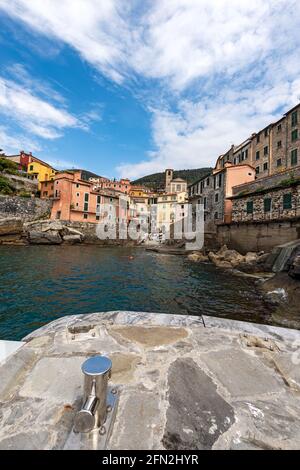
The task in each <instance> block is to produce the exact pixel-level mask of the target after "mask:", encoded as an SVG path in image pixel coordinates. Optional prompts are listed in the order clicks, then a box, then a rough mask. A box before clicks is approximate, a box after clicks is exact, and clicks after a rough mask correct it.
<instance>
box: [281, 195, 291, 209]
mask: <svg viewBox="0 0 300 470" xmlns="http://www.w3.org/2000/svg"><path fill="white" fill-rule="evenodd" d="M283 208H284V209H291V208H292V193H287V194H284V195H283Z"/></svg>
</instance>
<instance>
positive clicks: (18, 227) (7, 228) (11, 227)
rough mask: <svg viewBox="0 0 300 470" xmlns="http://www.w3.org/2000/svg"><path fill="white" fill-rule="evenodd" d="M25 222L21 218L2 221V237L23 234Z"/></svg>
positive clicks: (0, 222) (0, 228)
mask: <svg viewBox="0 0 300 470" xmlns="http://www.w3.org/2000/svg"><path fill="white" fill-rule="evenodd" d="M22 231H23V221H22V219H20V218H14V217H8V218H5V219H0V236H2V235H15V234H19V233H22Z"/></svg>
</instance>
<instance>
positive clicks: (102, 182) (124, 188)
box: [91, 178, 131, 194]
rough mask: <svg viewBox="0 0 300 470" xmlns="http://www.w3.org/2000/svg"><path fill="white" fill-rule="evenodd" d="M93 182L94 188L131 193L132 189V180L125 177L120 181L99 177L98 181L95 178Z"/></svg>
mask: <svg viewBox="0 0 300 470" xmlns="http://www.w3.org/2000/svg"><path fill="white" fill-rule="evenodd" d="M91 181H92V182H93V188H94V189H95V190H96V189H113V190H115V191H118V192H120V193H123V194H129V192H130V190H131V183H130V180H129V179H127V178H123V179H121V180H120V181H117V180H106V179H105V178H99V180H98V182H96V181H95V179H93V180H91Z"/></svg>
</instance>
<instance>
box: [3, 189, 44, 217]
mask: <svg viewBox="0 0 300 470" xmlns="http://www.w3.org/2000/svg"><path fill="white" fill-rule="evenodd" d="M51 207H52V201H51V200H49V199H39V198H34V197H30V198H26V197H19V196H2V195H0V218H2V219H3V218H6V217H20V218H21V219H22V220H23V221H24V222H25V221H31V220H36V219H40V218H44V217H47V218H48V217H49V216H50V211H51Z"/></svg>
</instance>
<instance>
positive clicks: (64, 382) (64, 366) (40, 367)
mask: <svg viewBox="0 0 300 470" xmlns="http://www.w3.org/2000/svg"><path fill="white" fill-rule="evenodd" d="M84 360H85V358H84V357H81V356H79V357H76V356H75V357H65V358H56V357H55V358H54V357H45V358H43V359H41V360H40V361H39V362H38V363H37V364H36V366H35V367H34V369H33V370H32V373H31V375H30V377H28V378H27V379H26V382H25V383H24V385H23V387H22V388H21V390H20V396H23V397H34V398H46V399H52V400H54V401H58V402H61V403H73V402H74V401H75V400H76V398H78V397H79V396H80V393H81V389H82V372H81V365H82V363H83V362H84Z"/></svg>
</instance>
